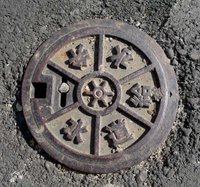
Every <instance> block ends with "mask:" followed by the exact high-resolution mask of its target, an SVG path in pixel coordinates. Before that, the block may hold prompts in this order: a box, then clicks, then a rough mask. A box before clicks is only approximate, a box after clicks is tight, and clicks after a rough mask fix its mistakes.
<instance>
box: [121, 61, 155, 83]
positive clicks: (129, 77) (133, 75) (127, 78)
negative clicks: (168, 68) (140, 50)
mask: <svg viewBox="0 0 200 187" xmlns="http://www.w3.org/2000/svg"><path fill="white" fill-rule="evenodd" d="M154 68H155V66H154V64H150V65H148V66H146V67H144V68H141V69H139V70H137V71H135V72H133V73H131V74H129V75H127V76H125V77H123V78H121V79H120V80H119V82H120V83H121V84H124V83H126V82H128V81H130V80H132V79H134V78H136V77H139V76H141V75H143V74H144V73H147V72H149V71H151V70H153V69H154Z"/></svg>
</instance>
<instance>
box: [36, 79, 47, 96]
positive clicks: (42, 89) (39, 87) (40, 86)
mask: <svg viewBox="0 0 200 187" xmlns="http://www.w3.org/2000/svg"><path fill="white" fill-rule="evenodd" d="M33 87H34V98H37V99H40V98H46V95H47V93H46V92H47V84H46V83H41V82H35V83H33Z"/></svg>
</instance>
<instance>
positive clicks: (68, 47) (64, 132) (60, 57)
mask: <svg viewBox="0 0 200 187" xmlns="http://www.w3.org/2000/svg"><path fill="white" fill-rule="evenodd" d="M22 104H23V111H24V115H25V118H26V121H27V125H28V127H29V128H30V131H31V132H32V134H33V136H34V137H35V139H36V140H37V141H38V143H39V144H40V145H41V146H42V148H43V149H44V150H45V151H46V152H48V153H49V154H50V155H51V156H52V157H54V158H55V159H56V160H58V161H59V162H61V163H63V164H65V165H66V166H68V167H70V168H73V169H75V170H79V171H82V172H87V173H108V172H113V171H117V170H119V169H122V168H126V167H130V166H132V165H134V164H137V163H139V162H140V161H142V160H144V159H146V158H147V157H148V156H149V155H150V154H151V153H152V152H153V151H155V150H156V148H158V146H159V145H160V143H162V142H163V141H164V140H165V139H166V137H167V135H168V133H169V131H170V128H171V126H172V124H173V121H174V119H175V115H176V109H177V105H178V89H177V84H176V77H175V74H174V71H173V69H172V68H171V67H170V66H169V62H168V59H167V58H166V57H165V54H164V52H163V51H162V49H161V48H160V47H159V46H158V44H157V43H156V42H155V41H154V40H153V39H152V38H150V37H149V36H147V35H146V34H145V33H143V32H142V31H140V30H138V29H136V28H135V27H133V26H130V25H127V24H125V23H122V22H116V21H111V20H90V21H85V22H82V23H79V24H76V25H73V26H70V27H67V28H64V29H62V30H61V31H59V32H58V33H56V34H55V35H54V36H52V37H51V38H50V39H49V40H47V41H46V42H45V43H44V44H43V45H42V46H41V47H40V48H39V49H38V50H37V51H36V53H35V55H34V56H33V57H32V59H31V61H30V62H29V64H28V67H27V69H26V72H25V75H24V78H23V85H22Z"/></svg>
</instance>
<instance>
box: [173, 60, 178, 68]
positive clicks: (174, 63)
mask: <svg viewBox="0 0 200 187" xmlns="http://www.w3.org/2000/svg"><path fill="white" fill-rule="evenodd" d="M172 65H173V66H177V65H178V61H177V60H176V59H175V58H174V59H173V60H172Z"/></svg>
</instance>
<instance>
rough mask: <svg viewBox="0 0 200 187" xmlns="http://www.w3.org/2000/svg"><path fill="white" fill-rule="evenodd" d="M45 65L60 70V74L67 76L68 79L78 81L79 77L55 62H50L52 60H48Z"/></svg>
mask: <svg viewBox="0 0 200 187" xmlns="http://www.w3.org/2000/svg"><path fill="white" fill-rule="evenodd" d="M47 66H48V67H49V68H50V69H53V70H54V71H56V72H60V73H61V74H63V75H65V76H67V77H69V78H70V79H73V80H74V81H76V82H79V81H80V79H79V78H78V77H77V76H75V75H74V74H72V73H70V72H68V71H66V70H65V69H63V68H62V67H60V66H58V65H57V64H56V63H54V62H52V61H49V63H48V64H47Z"/></svg>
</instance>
